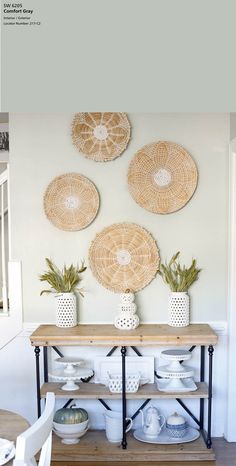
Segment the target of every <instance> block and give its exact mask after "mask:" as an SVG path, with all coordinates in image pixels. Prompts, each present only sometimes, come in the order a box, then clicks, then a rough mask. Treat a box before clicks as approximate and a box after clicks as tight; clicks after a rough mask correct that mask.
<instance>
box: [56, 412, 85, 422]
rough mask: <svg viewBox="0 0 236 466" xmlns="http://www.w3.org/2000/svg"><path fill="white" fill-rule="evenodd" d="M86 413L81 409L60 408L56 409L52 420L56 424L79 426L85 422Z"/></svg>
mask: <svg viewBox="0 0 236 466" xmlns="http://www.w3.org/2000/svg"><path fill="white" fill-rule="evenodd" d="M87 419H88V413H87V411H86V410H85V409H83V408H62V409H58V410H57V411H56V412H55V414H54V418H53V420H54V421H55V422H57V423H58V424H80V422H84V421H87Z"/></svg>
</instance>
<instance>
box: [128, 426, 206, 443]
mask: <svg viewBox="0 0 236 466" xmlns="http://www.w3.org/2000/svg"><path fill="white" fill-rule="evenodd" d="M133 434H134V438H136V439H137V440H139V441H140V442H146V443H155V444H159V445H173V444H177V443H187V442H193V441H194V440H196V439H197V438H198V437H199V436H200V432H199V431H198V430H197V429H194V428H193V427H188V430H187V432H186V435H185V436H184V437H183V438H172V437H170V436H169V435H168V434H167V432H166V429H164V428H163V430H162V431H161V433H160V434H159V435H157V437H154V438H153V437H149V436H147V435H146V434H144V432H143V429H137V430H135V431H134V433H133Z"/></svg>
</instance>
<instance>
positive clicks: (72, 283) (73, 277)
mask: <svg viewBox="0 0 236 466" xmlns="http://www.w3.org/2000/svg"><path fill="white" fill-rule="evenodd" d="M45 260H46V263H47V266H48V270H47V271H46V272H44V273H43V274H42V275H40V276H39V279H40V281H41V282H47V283H48V284H49V285H50V287H51V288H50V289H49V290H42V291H41V293H40V296H41V295H42V294H43V293H75V292H78V293H79V294H80V295H81V296H84V294H83V293H84V290H83V288H78V286H79V283H80V282H81V280H82V277H81V274H82V273H83V272H84V271H85V270H86V269H87V267H85V265H84V262H82V263H81V266H80V267H79V266H74V265H73V264H71V265H70V267H66V265H64V267H63V269H62V270H59V269H58V267H57V266H56V265H55V264H54V263H53V262H52V261H51V260H50V259H48V258H47V257H46V259H45Z"/></svg>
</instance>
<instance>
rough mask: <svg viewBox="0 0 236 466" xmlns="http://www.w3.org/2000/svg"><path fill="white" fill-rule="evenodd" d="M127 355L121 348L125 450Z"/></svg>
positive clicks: (124, 439)
mask: <svg viewBox="0 0 236 466" xmlns="http://www.w3.org/2000/svg"><path fill="white" fill-rule="evenodd" d="M125 355H126V347H125V346H122V347H121V358H122V428H123V435H122V448H123V449H124V450H125V449H126V447H127V440H126V387H125V385H126V384H125Z"/></svg>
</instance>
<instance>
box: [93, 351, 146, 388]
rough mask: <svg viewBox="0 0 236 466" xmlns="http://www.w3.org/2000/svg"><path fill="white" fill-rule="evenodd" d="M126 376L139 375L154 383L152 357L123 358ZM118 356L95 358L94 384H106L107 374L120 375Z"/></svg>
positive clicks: (119, 359)
mask: <svg viewBox="0 0 236 466" xmlns="http://www.w3.org/2000/svg"><path fill="white" fill-rule="evenodd" d="M125 366H126V375H128V374H135V373H136V374H138V373H140V374H141V379H148V380H149V383H154V357H153V356H142V357H140V356H127V357H126V358H125ZM121 367H122V366H121V357H120V356H112V357H109V356H97V357H96V358H95V360H94V370H95V377H94V381H95V383H104V384H105V385H106V384H107V379H108V377H107V373H108V372H109V374H115V375H118V374H119V375H121Z"/></svg>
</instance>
